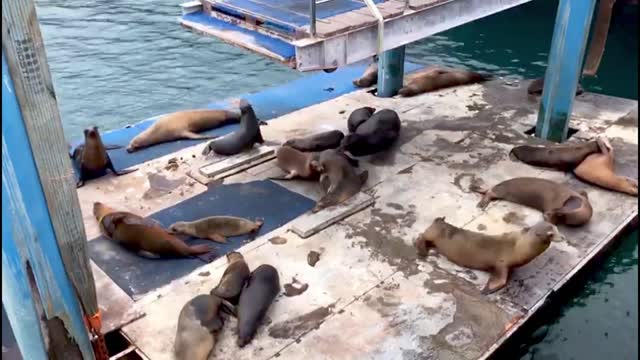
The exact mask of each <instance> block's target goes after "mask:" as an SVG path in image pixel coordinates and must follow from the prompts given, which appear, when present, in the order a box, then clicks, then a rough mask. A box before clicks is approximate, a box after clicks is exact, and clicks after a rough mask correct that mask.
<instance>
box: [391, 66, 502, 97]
mask: <svg viewBox="0 0 640 360" xmlns="http://www.w3.org/2000/svg"><path fill="white" fill-rule="evenodd" d="M490 78H491V77H490V76H488V75H483V74H480V73H477V72H473V71H468V70H461V69H458V70H454V69H441V68H434V69H429V70H427V71H424V72H420V73H417V74H412V75H411V78H410V80H409V81H408V82H407V85H405V86H404V87H402V88H401V89H400V90H398V95H400V96H404V97H408V96H415V95H419V94H423V93H426V92H430V91H435V90H440V89H444V88H448V87H453V86H460V85H468V84H474V83H478V82H483V81H487V80H489V79H490Z"/></svg>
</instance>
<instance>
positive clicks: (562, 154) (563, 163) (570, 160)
mask: <svg viewBox="0 0 640 360" xmlns="http://www.w3.org/2000/svg"><path fill="white" fill-rule="evenodd" d="M598 151H599V148H598V143H597V142H596V141H586V142H582V143H579V144H562V145H556V144H553V145H543V146H532V145H521V146H516V147H514V148H513V149H511V152H510V153H509V156H510V157H515V158H516V159H518V160H520V161H522V162H523V163H525V164H529V165H533V166H542V167H547V168H553V169H557V170H562V171H570V170H573V169H574V168H575V167H576V166H578V165H579V164H580V163H581V162H582V161H583V160H584V159H585V158H586V157H587V156H589V154H593V153H595V152H598Z"/></svg>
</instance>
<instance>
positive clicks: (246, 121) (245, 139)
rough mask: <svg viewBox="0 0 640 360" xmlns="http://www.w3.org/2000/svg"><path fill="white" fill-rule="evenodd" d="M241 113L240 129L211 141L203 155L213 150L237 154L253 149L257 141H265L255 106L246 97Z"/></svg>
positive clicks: (261, 142) (218, 152)
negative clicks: (254, 109)
mask: <svg viewBox="0 0 640 360" xmlns="http://www.w3.org/2000/svg"><path fill="white" fill-rule="evenodd" d="M240 113H241V114H242V116H241V117H240V129H238V130H236V131H234V132H233V133H232V134H229V135H227V136H224V137H223V138H221V139H216V140H213V141H211V142H209V144H207V146H206V147H205V148H204V151H203V152H202V154H203V155H207V154H209V153H210V152H211V151H213V152H215V153H216V154H219V155H235V154H238V153H240V152H242V151H244V150H248V149H251V148H252V147H253V144H255V143H258V144H263V143H264V139H263V138H262V133H261V132H260V123H259V121H258V118H257V117H256V114H255V112H254V111H253V107H251V105H250V104H249V103H248V102H247V101H246V100H244V99H242V100H241V101H240Z"/></svg>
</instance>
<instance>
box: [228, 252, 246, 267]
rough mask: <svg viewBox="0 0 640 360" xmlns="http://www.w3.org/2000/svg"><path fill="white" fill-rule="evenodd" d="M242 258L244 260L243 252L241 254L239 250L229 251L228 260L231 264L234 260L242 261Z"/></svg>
mask: <svg viewBox="0 0 640 360" xmlns="http://www.w3.org/2000/svg"><path fill="white" fill-rule="evenodd" d="M241 260H244V256H242V254H240V253H239V252H237V251H232V252H230V253H227V262H228V263H229V264H231V263H232V262H235V261H241Z"/></svg>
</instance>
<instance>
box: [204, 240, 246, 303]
mask: <svg viewBox="0 0 640 360" xmlns="http://www.w3.org/2000/svg"><path fill="white" fill-rule="evenodd" d="M227 263H228V265H227V268H226V269H225V271H224V274H222V278H220V282H219V283H218V285H217V286H216V287H215V288H213V290H211V295H215V296H217V297H219V298H221V299H225V300H227V301H229V302H230V303H231V304H233V305H237V304H238V299H239V298H240V293H241V292H242V289H243V288H244V284H245V283H246V282H247V280H248V279H249V276H251V271H250V270H249V265H247V263H246V261H245V260H244V257H243V256H242V254H240V253H239V252H235V251H233V252H230V253H228V254H227Z"/></svg>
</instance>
